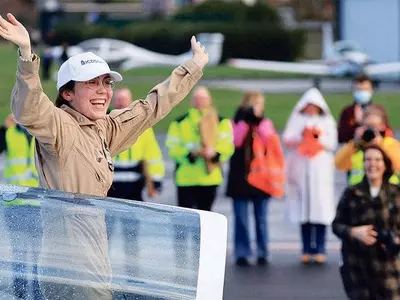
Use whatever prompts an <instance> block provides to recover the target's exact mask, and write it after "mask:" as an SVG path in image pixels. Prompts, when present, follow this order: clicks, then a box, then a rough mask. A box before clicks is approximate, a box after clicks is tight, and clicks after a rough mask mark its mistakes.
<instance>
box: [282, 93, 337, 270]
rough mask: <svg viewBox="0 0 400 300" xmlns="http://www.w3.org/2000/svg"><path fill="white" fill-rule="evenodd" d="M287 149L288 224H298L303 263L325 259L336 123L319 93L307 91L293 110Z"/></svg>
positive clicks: (285, 136)
mask: <svg viewBox="0 0 400 300" xmlns="http://www.w3.org/2000/svg"><path fill="white" fill-rule="evenodd" d="M283 143H284V145H285V146H286V147H287V154H286V162H287V174H288V175H287V176H288V177H287V178H288V180H287V182H288V185H287V191H286V200H287V204H288V206H287V208H288V217H289V219H290V221H292V222H296V223H299V224H301V235H302V242H303V250H302V257H301V261H302V263H310V262H311V261H312V259H313V258H314V260H315V262H317V263H324V262H325V260H326V256H325V255H326V250H325V235H326V226H327V225H330V224H331V223H332V221H333V218H334V215H335V207H336V202H335V196H334V151H335V149H336V147H337V129H336V122H335V120H334V118H333V116H332V114H331V112H330V110H329V107H328V105H327V104H326V102H325V100H324V98H323V96H322V94H321V93H320V92H319V90H318V89H316V88H311V89H309V90H308V91H307V92H306V93H305V94H304V95H303V96H302V97H301V99H300V100H299V102H298V103H297V104H296V106H295V107H294V109H293V111H292V113H291V115H290V117H289V120H288V122H287V124H286V127H285V129H284V132H283Z"/></svg>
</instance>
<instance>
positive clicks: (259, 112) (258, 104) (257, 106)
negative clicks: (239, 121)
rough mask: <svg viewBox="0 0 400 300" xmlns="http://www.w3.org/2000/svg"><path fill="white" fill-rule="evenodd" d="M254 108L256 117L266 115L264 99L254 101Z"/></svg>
mask: <svg viewBox="0 0 400 300" xmlns="http://www.w3.org/2000/svg"><path fill="white" fill-rule="evenodd" d="M252 106H253V111H254V115H255V116H256V117H262V116H263V114H264V99H263V98H261V97H258V98H256V99H254V102H253V103H252Z"/></svg>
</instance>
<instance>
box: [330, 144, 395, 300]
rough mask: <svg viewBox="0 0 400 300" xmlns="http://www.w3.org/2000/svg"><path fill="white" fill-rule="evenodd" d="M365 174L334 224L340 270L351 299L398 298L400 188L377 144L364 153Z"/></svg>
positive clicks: (344, 200)
mask: <svg viewBox="0 0 400 300" xmlns="http://www.w3.org/2000/svg"><path fill="white" fill-rule="evenodd" d="M364 169H365V177H364V179H363V181H362V182H361V183H359V184H357V185H354V186H350V187H348V188H347V189H346V190H345V191H344V193H343V196H342V198H341V200H340V202H339V204H338V207H337V211H336V217H335V219H334V221H333V224H332V229H333V232H334V233H335V234H336V235H337V236H338V237H339V238H340V239H341V240H342V261H343V263H342V266H341V269H340V271H341V275H342V281H343V285H344V288H345V291H346V293H347V295H348V297H349V299H352V300H353V299H354V300H360V299H362V300H380V299H382V300H383V299H392V300H393V299H400V258H399V253H398V251H399V242H400V239H399V236H400V189H399V187H398V186H397V185H394V184H391V183H389V178H390V176H391V175H392V174H393V171H392V163H391V161H390V159H389V158H388V157H387V155H386V154H385V153H384V151H383V150H382V149H381V148H379V147H378V146H376V145H371V146H368V147H367V148H366V149H365V154H364Z"/></svg>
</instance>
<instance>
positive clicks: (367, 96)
mask: <svg viewBox="0 0 400 300" xmlns="http://www.w3.org/2000/svg"><path fill="white" fill-rule="evenodd" d="M373 92H374V88H373V84H372V81H371V79H370V78H369V77H368V76H366V75H360V76H357V77H356V78H355V79H354V93H353V97H354V103H352V104H351V105H348V106H346V107H345V108H343V110H342V112H341V113H340V117H339V122H338V142H339V143H348V142H349V141H350V140H351V139H352V138H353V137H354V134H355V132H356V130H357V129H358V128H360V127H362V120H363V115H364V112H365V110H366V108H368V107H369V106H371V105H374V106H376V107H377V108H379V109H380V110H381V111H382V113H383V116H384V123H385V126H386V135H387V136H393V132H392V130H391V129H390V125H389V121H388V117H387V113H386V110H385V107H383V106H382V105H378V104H375V103H374V104H373V102H372V97H373Z"/></svg>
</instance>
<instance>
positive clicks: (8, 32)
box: [0, 13, 31, 58]
mask: <svg viewBox="0 0 400 300" xmlns="http://www.w3.org/2000/svg"><path fill="white" fill-rule="evenodd" d="M7 18H8V21H7V20H5V19H4V18H3V17H2V16H0V36H1V37H3V38H4V39H6V40H8V41H10V42H13V43H14V44H16V45H17V46H18V47H19V48H20V50H21V54H22V56H23V57H25V58H26V57H29V55H30V54H31V41H30V38H29V33H28V31H27V30H26V28H25V27H24V26H23V25H22V24H21V23H20V22H18V20H17V19H16V18H15V17H14V16H13V15H12V14H10V13H8V14H7Z"/></svg>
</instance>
